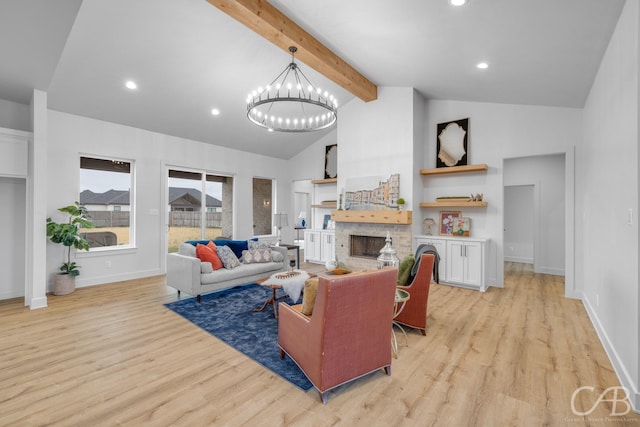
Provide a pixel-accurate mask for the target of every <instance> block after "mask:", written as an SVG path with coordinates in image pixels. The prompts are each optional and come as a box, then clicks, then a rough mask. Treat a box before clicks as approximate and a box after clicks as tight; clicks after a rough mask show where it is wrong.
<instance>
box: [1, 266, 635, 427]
mask: <svg viewBox="0 0 640 427" xmlns="http://www.w3.org/2000/svg"><path fill="white" fill-rule="evenodd" d="M303 268H306V269H307V270H309V271H312V272H318V271H321V269H322V267H321V266H316V265H310V264H305V265H304V266H303ZM505 275H506V277H505V288H504V289H496V288H490V289H489V290H488V291H487V292H485V293H480V292H477V291H472V290H467V289H462V288H456V287H451V286H446V285H437V284H434V285H432V287H431V293H430V300H429V319H428V325H427V326H428V329H427V336H426V337H423V336H422V335H420V334H419V333H417V332H416V331H412V330H409V331H408V334H407V335H408V340H407V341H406V342H405V340H404V337H402V336H400V335H399V342H400V350H399V358H398V359H394V360H393V365H392V375H391V376H386V375H385V374H384V373H383V372H381V371H380V372H376V373H373V374H371V375H369V376H366V377H364V378H361V379H359V380H357V381H355V382H352V383H350V384H347V385H344V386H341V387H339V388H337V389H336V390H334V391H332V392H330V394H329V403H328V404H327V405H322V404H321V403H320V400H319V398H318V394H317V393H316V392H315V391H314V390H311V391H309V392H307V393H305V392H302V391H301V390H300V389H298V388H297V387H295V386H293V385H291V384H290V383H289V382H287V381H286V380H284V379H282V378H280V377H279V376H277V375H275V374H273V373H272V372H270V371H269V370H267V369H265V368H263V367H262V366H260V365H259V364H258V363H256V362H254V361H253V360H251V359H249V358H247V357H245V356H244V355H242V354H241V353H239V352H237V351H236V350H234V349H233V348H231V347H229V346H228V345H227V344H225V343H223V342H221V341H220V340H218V339H216V338H215V337H213V336H211V335H210V334H208V333H207V332H204V331H202V330H200V329H199V328H197V327H196V326H194V325H192V324H191V323H190V322H188V321H187V320H185V319H183V318H182V317H181V316H178V315H176V314H175V313H173V312H171V311H170V310H168V309H166V308H165V307H164V306H163V304H164V303H166V302H170V301H174V300H175V299H176V297H177V296H176V292H175V291H174V290H173V289H171V288H168V287H166V286H165V284H164V278H163V277H153V278H146V279H141V280H135V281H130V282H121V283H115V284H110V285H102V286H94V287H89V288H82V289H78V290H77V291H76V292H74V293H73V294H71V295H66V296H61V297H57V296H53V295H51V296H49V307H48V308H46V309H41V310H33V311H32V310H29V309H28V308H25V307H24V306H23V305H22V301H21V300H7V301H0V338H1V342H0V425H2V426H5V425H6V426H36V425H60V426H89V425H90V426H103V425H104V426H114V425H125V426H140V425H150V426H165V425H166V426H168V425H171V426H206V425H214V426H217V425H228V426H241V425H256V426H261V425H267V426H330V425H344V426H353V425H364V426H378V425H381V426H382V425H383V426H416V425H419V426H452V425H455V426H464V425H468V426H528V425H531V426H540V425H548V426H559V425H572V426H575V425H603V423H602V420H606V419H607V418H608V417H609V419H610V420H613V421H611V422H614V423H615V425H616V426H625V425H634V426H635V425H638V424H639V423H640V416H638V415H637V414H634V413H629V414H626V415H625V416H623V417H613V418H611V417H610V416H609V413H610V410H611V403H610V402H605V403H601V404H599V405H598V406H597V407H596V409H595V410H594V411H593V413H591V414H590V415H588V416H584V417H578V416H575V415H574V414H572V411H571V402H570V400H571V396H572V393H573V392H574V390H576V389H577V388H578V387H581V386H593V387H595V388H596V390H597V392H596V393H594V394H589V393H583V394H581V395H580V396H579V398H578V399H577V400H576V406H577V409H580V410H586V409H588V408H590V407H591V406H593V404H594V403H595V399H597V396H598V394H599V393H600V392H602V391H603V390H604V389H606V388H608V387H611V386H617V385H619V383H618V381H617V378H616V376H615V373H614V371H613V369H612V367H611V364H610V362H609V360H608V359H607V357H606V354H605V352H604V350H603V348H602V345H601V344H600V342H599V341H598V338H597V336H596V333H595V331H594V329H593V327H592V325H591V324H590V321H589V319H588V317H587V314H586V311H585V309H584V307H583V305H582V303H581V302H580V301H576V300H569V299H565V298H564V296H563V295H564V284H563V278H562V277H559V276H551V275H540V274H534V273H533V271H532V270H531V268H530V266H527V265H523V264H514V263H507V264H506V268H505Z"/></svg>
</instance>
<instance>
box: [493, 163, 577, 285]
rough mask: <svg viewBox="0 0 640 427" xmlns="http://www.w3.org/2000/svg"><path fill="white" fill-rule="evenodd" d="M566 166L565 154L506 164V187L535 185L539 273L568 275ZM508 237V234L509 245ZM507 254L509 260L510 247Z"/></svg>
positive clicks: (537, 263)
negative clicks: (566, 272) (566, 257)
mask: <svg viewBox="0 0 640 427" xmlns="http://www.w3.org/2000/svg"><path fill="white" fill-rule="evenodd" d="M564 166H565V156H564V154H555V155H547V156H531V157H521V158H516V159H506V160H505V162H504V185H505V186H507V185H533V186H535V189H534V190H535V192H534V193H535V196H536V200H535V201H536V206H535V207H534V211H532V212H531V213H532V214H534V217H535V221H536V223H535V230H536V233H535V240H536V242H535V245H534V246H535V256H534V258H535V271H536V273H547V274H559V275H564V272H565V167H564ZM505 210H506V206H505ZM506 223H507V221H506V220H505V225H506ZM532 237H533V236H532ZM506 238H507V236H506V233H505V243H506ZM504 253H505V258H506V256H507V255H508V254H509V255H512V253H511V251H510V249H509V247H508V246H507V245H506V244H505V252H504Z"/></svg>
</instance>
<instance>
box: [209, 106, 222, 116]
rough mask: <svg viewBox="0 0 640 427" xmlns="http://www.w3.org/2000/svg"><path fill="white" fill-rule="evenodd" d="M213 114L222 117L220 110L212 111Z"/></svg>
mask: <svg viewBox="0 0 640 427" xmlns="http://www.w3.org/2000/svg"><path fill="white" fill-rule="evenodd" d="M211 114H213V115H214V116H218V115H220V110H218V109H217V108H214V109H213V110H211Z"/></svg>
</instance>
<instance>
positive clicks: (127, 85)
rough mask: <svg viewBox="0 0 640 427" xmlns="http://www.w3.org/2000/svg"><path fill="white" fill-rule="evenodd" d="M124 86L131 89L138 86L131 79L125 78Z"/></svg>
mask: <svg viewBox="0 0 640 427" xmlns="http://www.w3.org/2000/svg"><path fill="white" fill-rule="evenodd" d="M125 86H126V87H127V89H131V90H133V89H137V88H138V85H137V84H136V82H134V81H133V80H127V83H125Z"/></svg>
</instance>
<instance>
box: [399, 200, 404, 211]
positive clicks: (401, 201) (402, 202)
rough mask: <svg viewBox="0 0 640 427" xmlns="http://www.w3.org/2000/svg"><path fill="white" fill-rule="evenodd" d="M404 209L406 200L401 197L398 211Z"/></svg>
mask: <svg viewBox="0 0 640 427" xmlns="http://www.w3.org/2000/svg"><path fill="white" fill-rule="evenodd" d="M402 208H404V199H403V198H402V197H400V198H399V199H398V210H402Z"/></svg>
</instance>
